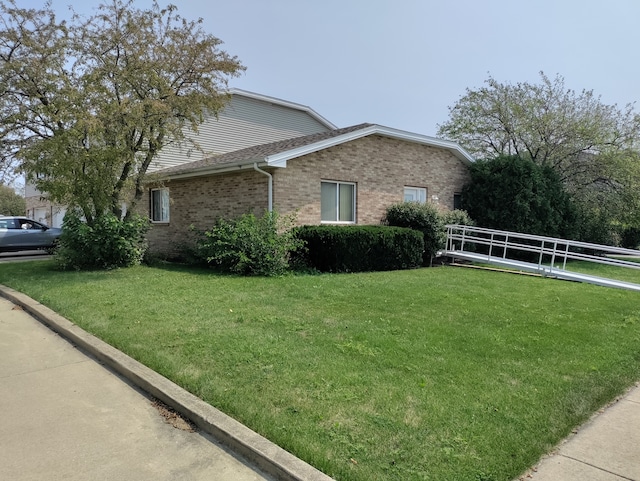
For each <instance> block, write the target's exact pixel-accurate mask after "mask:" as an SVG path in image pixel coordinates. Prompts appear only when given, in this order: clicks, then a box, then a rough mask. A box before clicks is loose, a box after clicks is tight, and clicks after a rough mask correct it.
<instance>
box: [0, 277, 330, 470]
mask: <svg viewBox="0 0 640 481" xmlns="http://www.w3.org/2000/svg"><path fill="white" fill-rule="evenodd" d="M0 296H2V297H5V298H6V299H9V300H10V301H11V302H13V303H14V304H16V305H19V306H21V307H22V308H23V309H24V310H25V311H26V312H28V313H29V314H31V315H32V316H33V317H35V318H36V319H38V320H39V321H40V322H42V323H43V324H45V325H46V326H47V327H49V328H50V329H51V330H53V331H55V332H57V333H58V334H59V335H60V336H62V337H63V338H65V339H67V340H68V341H70V342H72V343H73V344H75V345H77V346H78V347H80V348H81V349H82V350H84V351H85V352H87V353H88V354H90V355H91V356H93V357H95V358H96V359H97V360H99V361H100V362H102V363H104V364H106V365H107V366H109V367H110V368H111V369H113V370H114V371H115V372H117V373H118V374H120V375H121V376H123V377H124V378H126V379H128V380H129V381H130V382H132V383H133V384H134V385H136V386H138V387H139V388H140V389H142V390H143V391H145V392H147V393H149V394H150V395H151V396H153V397H155V398H157V399H159V400H160V401H162V402H163V403H165V404H166V405H168V406H170V407H172V408H173V409H175V410H176V411H177V412H179V413H180V414H181V415H183V416H184V417H186V418H188V419H189V420H191V421H192V422H193V423H195V424H196V426H198V427H199V428H200V429H201V430H202V431H204V432H206V433H208V434H210V435H212V436H213V437H214V438H216V439H217V440H218V441H220V442H221V443H223V444H225V445H226V446H228V447H229V448H230V449H231V450H232V451H234V452H235V453H237V454H239V455H241V456H242V457H244V458H245V459H247V460H248V461H250V462H251V463H253V464H254V465H255V466H257V467H258V468H260V469H262V470H263V471H264V472H266V473H267V474H269V475H271V476H273V477H275V478H276V479H279V480H282V481H332V479H333V478H330V477H329V476H327V475H326V474H324V473H322V472H320V471H319V470H317V469H316V468H314V467H313V466H311V465H309V464H307V463H305V462H304V461H302V460H301V459H298V458H297V457H295V456H293V455H292V454H291V453H289V452H287V451H285V450H284V449H282V448H281V447H279V446H277V445H276V444H274V443H272V442H271V441H269V440H268V439H266V438H264V437H263V436H261V435H259V434H258V433H256V432H254V431H252V430H250V429H249V428H247V427H246V426H244V425H243V424H241V423H239V422H238V421H236V420H235V419H233V418H231V417H229V416H227V415H226V414H224V413H223V412H221V411H219V410H218V409H216V408H214V407H213V406H211V405H209V404H207V403H205V402H204V401H202V400H201V399H199V398H198V397H196V396H194V395H193V394H190V393H189V392H187V391H185V390H184V389H182V388H181V387H180V386H178V385H177V384H175V383H173V382H172V381H170V380H168V379H167V378H165V377H164V376H161V375H160V374H158V373H157V372H155V371H153V370H151V369H149V368H148V367H146V366H144V365H142V364H141V363H139V362H138V361H136V360H134V359H132V358H131V357H129V356H127V355H126V354H124V353H122V352H120V351H118V350H117V349H115V348H114V347H112V346H110V345H109V344H107V343H105V342H103V341H101V340H100V339H98V338H97V337H95V336H93V335H91V334H89V333H88V332H85V331H84V330H82V329H81V328H79V327H78V326H76V325H75V324H73V323H72V322H71V321H69V320H68V319H65V318H64V317H62V316H60V315H59V314H57V313H55V312H54V311H52V310H51V309H49V308H48V307H46V306H44V305H42V304H40V303H39V302H37V301H35V300H33V299H31V298H30V297H28V296H26V295H25V294H22V293H21V292H18V291H16V290H14V289H11V288H9V287H6V286H3V285H0Z"/></svg>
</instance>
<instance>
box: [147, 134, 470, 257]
mask: <svg viewBox="0 0 640 481" xmlns="http://www.w3.org/2000/svg"><path fill="white" fill-rule="evenodd" d="M270 172H271V173H272V174H273V186H274V196H273V202H274V207H275V208H276V209H277V210H278V212H280V213H281V214H288V213H291V212H293V211H296V210H297V223H298V224H301V225H302V224H319V223H320V182H321V180H335V181H344V182H354V183H355V184H356V221H357V223H358V224H378V223H380V220H381V219H382V217H383V216H384V212H385V209H386V207H387V206H388V205H390V204H393V203H396V202H401V201H402V200H403V198H404V186H411V187H424V188H426V189H427V198H428V200H429V201H433V200H432V198H433V197H434V196H435V197H437V199H438V200H437V203H438V204H439V205H440V206H442V207H443V208H445V209H452V208H453V195H454V193H457V192H460V190H461V189H462V186H463V185H464V184H465V182H467V180H468V170H467V166H466V164H465V163H464V162H463V161H461V160H459V159H458V158H456V157H455V156H454V155H453V154H451V153H450V152H449V151H447V150H445V149H439V148H436V147H429V146H426V145H422V144H418V143H413V142H407V141H402V140H395V139H389V138H387V137H382V136H377V135H373V136H368V137H365V138H362V139H358V140H354V141H352V142H348V143H345V144H341V145H338V146H335V147H331V148H329V149H325V150H322V151H320V152H315V153H312V154H309V155H306V156H304V157H300V158H297V159H293V160H289V161H288V164H287V167H286V168H284V169H282V168H275V169H270ZM166 187H168V188H169V191H170V198H171V207H170V211H171V213H170V222H169V223H168V224H154V225H153V227H152V229H151V230H150V232H149V235H148V239H149V243H150V248H151V250H152V251H156V252H165V253H166V252H173V251H175V249H176V246H178V245H179V244H180V243H183V242H185V241H186V240H187V239H188V237H187V236H188V232H189V226H190V225H195V226H197V227H200V228H203V229H205V228H207V227H209V226H210V225H211V224H212V223H213V221H214V220H215V219H216V217H218V216H225V217H235V216H239V215H241V214H244V213H246V212H254V213H255V214H256V215H261V214H262V213H263V212H264V210H265V209H266V208H267V200H268V199H267V177H266V176H265V175H263V174H260V173H258V172H255V171H253V170H243V171H241V172H234V173H230V174H222V175H217V176H208V177H198V178H192V179H183V180H174V181H171V182H168V183H167V184H166ZM142 205H144V206H146V210H147V212H148V205H149V201H148V198H147V199H146V200H145V201H143V203H142Z"/></svg>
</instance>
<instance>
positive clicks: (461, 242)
mask: <svg viewBox="0 0 640 481" xmlns="http://www.w3.org/2000/svg"><path fill="white" fill-rule="evenodd" d="M519 252H520V253H522V252H526V253H529V256H528V257H529V260H527V262H521V261H520V260H518V257H522V256H518V255H517V254H516V253H519ZM442 254H443V255H446V256H451V257H466V258H469V259H473V260H478V261H486V262H488V263H495V262H496V261H499V263H501V264H506V261H509V262H512V263H513V265H514V267H518V266H520V265H524V266H525V267H529V268H530V269H529V270H537V271H539V272H540V273H542V274H543V275H545V274H550V273H554V274H555V273H558V272H559V271H566V268H567V261H568V260H580V261H587V262H594V263H598V264H607V265H612V266H620V267H628V268H632V269H640V262H633V261H630V260H625V259H624V258H623V259H619V258H616V257H612V256H630V257H637V258H640V251H638V250H634V249H624V248H621V247H613V246H605V245H600V244H590V243H588V242H578V241H572V240H567V239H559V238H554V237H544V236H536V235H530V234H521V233H518V232H508V231H500V230H495V229H485V228H482V227H471V226H465V225H447V243H446V249H445V251H444V252H443V253H442ZM514 254H515V255H514ZM532 257H537V262H532V259H531V258H532ZM560 265H561V266H562V267H560ZM531 268H533V269H531Z"/></svg>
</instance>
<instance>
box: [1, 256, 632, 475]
mask: <svg viewBox="0 0 640 481" xmlns="http://www.w3.org/2000/svg"><path fill="white" fill-rule="evenodd" d="M638 272H639V275H638V278H637V279H636V280H637V281H638V282H640V271H638ZM0 283H2V284H5V285H9V286H11V287H13V288H15V289H18V290H20V291H22V292H25V293H27V294H28V295H30V296H32V297H33V298H35V299H37V300H39V301H40V302H42V303H44V304H46V305H48V306H50V307H51V308H53V309H54V310H56V311H57V312H59V313H60V314H62V315H63V316H65V317H67V318H69V319H70V320H72V321H73V322H75V323H77V324H78V325H80V326H81V327H83V328H84V329H86V330H87V331H89V332H92V333H93V334H95V335H97V336H98V337H100V338H102V339H104V340H105V341H106V342H108V343H110V344H112V345H114V346H115V347H117V348H119V349H121V350H122V351H124V352H126V353H127V354H129V355H131V356H132V357H134V358H136V359H138V360H139V361H141V362H142V363H144V364H146V365H147V366H149V367H151V368H153V369H155V370H156V371H158V372H160V373H161V374H163V375H165V376H166V377H168V378H170V379H172V380H173V381H175V382H177V383H178V384H180V385H182V386H183V387H185V388H186V389H188V390H189V391H191V392H192V393H194V394H196V395H197V396H199V397H201V398H202V399H204V400H205V401H207V402H208V403H210V404H212V405H213V406H216V407H218V408H220V409H221V410H222V411H224V412H226V413H227V414H229V415H231V416H233V417H234V418H236V419H238V420H239V421H241V422H243V423H245V424H246V425H248V426H249V427H251V428H252V429H254V430H256V431H258V432H259V433H261V434H263V435H264V436H266V437H267V438H269V439H271V440H272V441H274V442H275V443H277V444H279V445H280V446H282V447H284V448H285V449H287V450H289V451H291V452H292V453H294V454H295V455H297V456H299V457H301V458H302V459H304V460H306V461H307V462H309V463H311V464H312V465H314V466H316V467H317V468H319V469H321V470H322V471H324V472H325V473H327V474H328V475H330V476H332V477H334V478H336V479H338V480H362V481H365V480H366V481H371V480H402V481H409V480H470V481H489V480H493V481H498V480H504V481H508V480H511V479H513V478H515V477H516V476H517V475H519V474H520V473H522V472H523V471H524V470H526V469H527V468H528V467H530V466H531V465H532V464H534V463H535V462H536V461H537V460H538V459H539V457H540V456H541V455H543V454H544V453H546V452H547V451H549V450H550V449H551V448H552V447H553V446H554V445H555V444H556V443H557V442H558V441H560V440H561V439H562V438H563V437H565V436H566V435H568V434H569V433H570V431H571V429H572V428H574V427H575V426H576V425H578V424H580V423H582V422H584V421H585V420H586V419H587V418H588V417H589V416H590V415H591V414H592V413H593V412H594V411H596V410H597V409H598V408H599V407H601V406H602V405H604V404H605V403H607V402H608V401H610V400H612V399H613V398H614V397H615V396H616V395H618V394H620V393H622V392H623V391H624V390H625V389H626V388H627V387H629V386H630V385H632V384H633V383H634V382H635V381H637V380H638V379H640V294H639V293H637V292H631V291H622V290H615V289H610V288H603V287H598V286H593V285H587V284H578V283H572V282H564V281H557V280H552V279H544V278H538V277H530V276H516V275H513V274H507V273H500V272H487V271H482V270H475V269H463V268H455V267H439V268H431V269H419V270H411V271H398V272H384V273H366V274H341V275H329V274H327V275H299V276H285V277H281V278H273V279H271V278H270V279H265V278H241V277H232V276H222V275H217V274H215V273H212V272H210V271H206V270H192V269H187V268H184V267H179V266H166V267H160V268H158V267H156V268H151V267H137V268H131V269H126V270H116V271H110V272H88V273H75V272H71V273H61V272H56V271H54V270H52V264H51V263H49V262H46V261H45V262H42V261H40V262H32V263H15V264H4V265H0Z"/></svg>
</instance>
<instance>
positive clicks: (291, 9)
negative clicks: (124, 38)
mask: <svg viewBox="0 0 640 481" xmlns="http://www.w3.org/2000/svg"><path fill="white" fill-rule="evenodd" d="M18 3H19V4H20V5H21V6H25V7H27V6H29V7H31V6H41V5H43V4H44V1H37V0H18ZM52 3H53V7H54V8H55V9H56V10H57V11H60V13H61V14H63V15H66V14H67V6H68V5H73V6H74V8H76V9H77V10H78V11H80V12H83V13H89V12H90V10H91V8H92V7H94V6H96V5H97V4H98V3H100V2H99V0H82V1H78V0H52ZM159 3H160V5H165V4H167V3H173V4H175V5H177V6H178V12H179V13H180V14H181V15H183V16H184V17H186V18H188V19H196V18H198V17H202V18H203V19H204V26H205V29H206V30H207V31H208V32H209V33H212V34H213V35H215V36H217V37H218V38H220V39H221V40H223V41H224V45H223V48H224V49H225V50H227V51H228V52H229V53H231V54H232V55H237V56H238V57H239V58H240V60H241V61H242V62H243V64H244V65H245V66H246V67H247V71H246V72H245V73H244V75H243V76H242V77H240V78H238V79H234V80H233V81H232V82H231V84H230V86H232V87H237V88H241V89H245V90H250V91H254V92H258V93H262V94H265V95H270V96H273V97H278V98H281V99H285V100H290V101H293V102H298V103H301V104H304V105H308V106H310V107H311V108H313V109H314V110H316V111H317V112H318V113H320V114H321V115H323V116H324V117H326V118H327V119H329V120H330V121H332V122H333V123H334V124H336V125H338V126H339V127H346V126H349V125H353V124H357V123H360V122H372V123H378V124H381V125H385V126H388V127H394V128H399V129H404V130H408V131H411V132H416V133H421V134H425V135H435V133H436V130H437V124H440V123H443V122H445V121H446V120H447V118H448V108H447V107H448V106H452V105H453V104H454V103H455V102H456V100H457V99H458V98H459V97H460V96H462V95H464V93H465V89H466V88H467V87H469V88H472V89H473V88H477V87H480V86H482V84H483V82H484V80H486V79H487V77H488V76H489V74H491V75H492V76H493V77H494V78H495V79H496V80H498V81H500V82H511V83H516V82H519V81H529V82H538V81H539V74H538V72H539V71H541V70H542V71H544V72H545V73H546V74H547V75H548V76H549V77H555V75H556V74H560V75H562V76H563V77H564V78H565V83H566V86H567V87H569V88H572V89H575V90H582V89H588V90H591V89H592V90H594V92H595V93H596V94H598V95H601V97H602V101H603V102H604V103H607V104H614V103H617V104H618V105H619V106H623V105H625V104H627V103H629V102H634V101H636V100H640V81H639V80H640V53H639V52H640V28H638V20H639V19H640V2H639V1H637V0H608V1H604V0H580V1H578V0H529V1H526V2H524V1H517V0H457V1H456V0H449V1H442V0H438V1H436V0H322V1H320V0H227V1H217V0H173V1H172V2H167V1H159ZM136 5H139V6H140V7H141V8H147V7H148V6H149V5H150V1H148V0H136Z"/></svg>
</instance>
